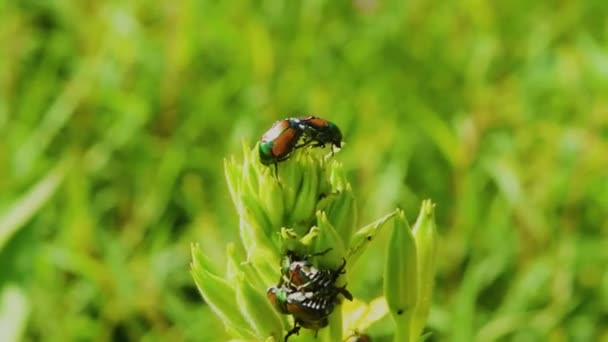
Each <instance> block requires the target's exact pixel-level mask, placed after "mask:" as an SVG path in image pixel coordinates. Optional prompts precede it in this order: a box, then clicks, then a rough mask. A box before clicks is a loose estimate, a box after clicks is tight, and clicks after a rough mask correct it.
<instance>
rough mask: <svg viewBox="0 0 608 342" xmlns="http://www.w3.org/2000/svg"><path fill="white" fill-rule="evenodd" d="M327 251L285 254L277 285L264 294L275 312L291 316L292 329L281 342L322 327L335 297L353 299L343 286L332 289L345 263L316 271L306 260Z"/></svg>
mask: <svg viewBox="0 0 608 342" xmlns="http://www.w3.org/2000/svg"><path fill="white" fill-rule="evenodd" d="M330 250H331V249H328V250H326V251H324V252H321V253H316V254H311V255H307V256H304V257H298V255H297V254H296V253H294V252H291V251H288V252H287V255H286V257H285V259H284V260H283V262H282V265H281V279H280V281H279V284H278V285H277V286H272V287H270V288H269V289H268V291H267V296H268V299H270V301H271V302H272V303H273V305H274V306H275V308H276V309H277V311H279V312H280V313H282V314H287V315H289V314H290V315H292V316H293V317H294V327H293V329H291V330H290V331H289V332H288V333H287V335H286V336H285V341H287V339H288V338H289V336H291V335H293V334H297V333H299V331H300V328H307V329H314V330H318V329H321V328H323V327H326V326H327V325H328V323H329V322H328V316H329V315H330V314H331V313H332V311H333V310H334V307H335V305H336V304H337V303H339V301H338V294H342V295H343V296H344V297H345V298H346V299H348V300H352V298H353V297H352V295H351V294H350V292H348V290H346V285H345V286H342V287H337V286H335V282H336V280H337V279H338V277H339V276H340V274H343V273H344V267H345V266H346V261H344V262H343V263H342V265H341V266H340V267H339V268H338V269H337V270H329V269H319V268H317V267H315V266H314V265H313V264H312V263H311V262H310V261H309V258H311V257H313V256H319V255H323V254H325V253H327V252H329V251H330Z"/></svg>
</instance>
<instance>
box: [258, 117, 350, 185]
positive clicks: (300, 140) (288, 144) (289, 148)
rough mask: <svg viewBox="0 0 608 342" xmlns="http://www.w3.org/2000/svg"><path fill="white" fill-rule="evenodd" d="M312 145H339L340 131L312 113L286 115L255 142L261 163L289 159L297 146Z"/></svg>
mask: <svg viewBox="0 0 608 342" xmlns="http://www.w3.org/2000/svg"><path fill="white" fill-rule="evenodd" d="M310 144H312V145H311V146H312V147H325V144H331V145H332V152H333V146H336V147H338V148H340V147H341V146H342V132H341V131H340V128H338V126H336V125H335V124H334V123H333V122H330V121H327V120H325V119H322V118H319V117H316V116H302V117H298V118H287V119H283V120H279V121H277V122H275V123H274V124H273V125H272V127H271V128H270V129H269V130H268V131H266V133H264V135H262V139H261V140H260V145H259V153H260V161H261V162H262V164H264V165H271V164H274V168H275V174H277V173H278V166H277V164H278V163H279V162H280V161H283V160H286V159H288V158H289V156H290V155H291V153H292V152H293V151H295V150H296V149H298V148H302V147H305V146H308V145H310Z"/></svg>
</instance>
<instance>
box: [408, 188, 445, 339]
mask: <svg viewBox="0 0 608 342" xmlns="http://www.w3.org/2000/svg"><path fill="white" fill-rule="evenodd" d="M413 232H414V239H415V240H416V250H417V252H418V280H419V286H420V287H419V293H418V304H417V306H416V310H415V311H414V317H413V320H412V327H411V333H410V338H411V339H412V340H414V339H417V338H418V337H419V336H420V334H421V333H422V330H423V329H424V323H425V322H426V319H427V317H428V315H429V310H430V308H431V299H432V296H433V285H434V284H433V282H434V279H435V264H436V259H437V245H438V241H437V228H436V224H435V205H434V204H433V203H432V202H431V201H430V200H425V201H423V202H422V207H421V208H420V213H419V214H418V219H417V220H416V223H415V224H414V229H413Z"/></svg>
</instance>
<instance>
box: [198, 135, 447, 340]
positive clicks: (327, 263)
mask: <svg viewBox="0 0 608 342" xmlns="http://www.w3.org/2000/svg"><path fill="white" fill-rule="evenodd" d="M243 150H244V153H243V154H244V160H243V162H237V161H236V160H235V159H234V158H233V159H230V160H226V161H225V175H226V180H227V183H228V188H229V191H230V195H231V197H232V200H233V202H234V205H235V207H236V209H237V213H238V215H239V218H240V220H239V225H240V226H239V234H240V238H241V243H242V246H243V249H244V251H245V257H244V260H240V259H239V256H238V254H239V253H237V252H236V248H235V246H234V245H232V244H229V245H228V246H227V256H228V265H227V267H226V272H225V273H224V274H218V272H217V271H215V270H217V269H218V266H219V265H216V264H214V263H213V261H212V260H211V259H210V258H208V257H206V256H205V254H204V252H203V251H202V250H201V249H200V248H199V246H198V245H196V244H193V246H192V257H193V261H192V275H193V278H194V280H195V283H196V285H197V287H198V288H199V290H200V292H201V294H202V296H203V298H204V299H205V302H206V303H207V304H208V305H209V307H210V308H211V309H212V311H213V312H214V313H215V314H216V315H217V316H219V317H220V318H221V319H222V321H223V322H224V325H225V328H226V330H227V332H228V334H229V335H230V336H232V337H233V338H234V339H235V340H257V341H281V340H282V339H283V336H284V335H285V333H286V331H288V330H290V329H291V326H292V325H293V322H292V321H290V318H289V317H290V316H288V315H281V314H279V313H278V312H277V311H276V310H275V309H274V307H273V305H272V303H271V302H270V301H269V300H268V298H267V297H266V290H267V288H268V287H269V286H272V285H275V284H276V283H277V281H278V280H279V279H280V278H281V261H282V258H284V256H285V254H286V252H287V251H293V252H296V253H298V254H299V255H307V254H312V253H318V252H321V251H325V250H328V249H330V251H329V252H328V253H325V254H323V255H320V256H318V257H315V259H314V261H315V264H316V266H317V267H319V268H324V269H336V268H338V267H339V266H340V264H342V262H343V261H344V260H346V262H347V263H346V268H347V269H348V268H349V266H352V265H353V264H354V263H355V262H356V260H357V259H358V258H359V257H360V256H361V255H362V253H363V251H364V250H365V248H366V247H367V246H368V245H369V244H370V242H371V241H373V240H374V237H375V235H376V234H377V233H378V232H379V230H380V228H381V227H382V226H384V225H385V224H386V223H387V222H389V221H390V220H391V219H393V218H394V227H393V237H392V239H391V242H390V243H391V245H390V248H389V249H388V259H387V264H386V265H387V266H386V272H385V274H386V275H388V274H389V273H390V276H388V277H387V278H386V279H385V281H386V283H385V296H386V300H387V304H388V310H385V312H384V313H383V314H382V315H384V314H385V313H386V312H390V314H392V315H393V317H394V318H395V317H396V316H395V314H397V312H398V311H399V310H406V311H404V312H406V313H407V316H408V317H409V318H408V319H409V321H408V329H406V331H405V332H399V328H398V327H397V328H396V330H395V331H396V337H397V335H398V336H408V338H409V336H412V337H413V336H414V335H413V334H414V332H415V331H416V332H417V333H418V335H419V334H420V332H421V331H422V328H423V327H424V322H425V321H426V316H427V315H428V310H429V305H430V298H431V289H432V282H433V276H434V256H435V251H436V247H435V240H436V234H435V230H434V221H433V213H432V211H433V210H432V204H431V203H430V202H425V203H426V204H427V207H425V206H424V205H423V211H424V210H425V209H424V208H427V211H426V214H424V215H423V214H422V213H421V217H425V221H424V222H425V223H420V224H418V222H417V225H416V226H415V229H414V232H412V231H411V230H409V228H407V223H404V222H405V219H404V218H403V213H402V212H401V211H398V210H397V211H394V212H393V213H390V214H388V215H386V216H384V217H382V218H380V219H378V220H376V221H375V222H373V223H371V224H369V225H366V226H364V227H363V228H360V229H356V228H355V227H356V226H357V217H356V213H357V209H356V201H355V198H354V195H353V192H352V188H351V186H350V184H349V183H348V181H347V180H346V178H345V175H344V169H343V167H342V164H340V163H339V162H338V161H337V160H336V159H335V158H333V157H331V156H323V155H320V154H317V153H318V152H320V151H319V150H318V149H300V150H297V151H296V152H295V153H293V155H292V156H290V159H289V160H287V161H284V162H281V163H280V165H279V168H278V174H277V175H275V173H274V169H273V168H272V167H267V166H264V165H262V164H261V163H260V161H259V156H258V147H257V146H255V147H254V148H253V149H251V148H249V147H248V146H243ZM429 208H430V209H429ZM418 221H421V219H420V218H419V220H418ZM421 222H422V221H421ZM431 223H432V224H431ZM431 226H432V230H431V229H430V228H429V227H431ZM398 227H400V228H398ZM404 229H405V230H407V231H406V232H404V231H403V230H404ZM418 236H419V237H418ZM419 240H420V242H418V241H419ZM408 241H409V242H408ZM417 244H421V245H424V246H418V248H416V245H417ZM404 246H405V247H404ZM400 250H401V251H400ZM403 253H405V254H403ZM417 253H418V254H417ZM422 254H424V255H422ZM428 267H430V269H427V268H428ZM394 272H398V273H394ZM404 272H405V273H407V274H408V276H405V277H404V276H403V274H404ZM412 272H413V273H412ZM347 276H348V272H346V274H344V275H341V276H340V277H339V278H338V280H337V283H339V284H337V286H341V285H344V284H346V283H347V281H346V277H347ZM412 289H413V290H412ZM423 289H428V291H425V290H423ZM412 291H413V292H412ZM391 301H394V303H391ZM357 303H359V301H357ZM361 305H365V304H361ZM344 307H346V306H344ZM349 307H352V308H353V310H355V307H353V306H349ZM348 315H349V312H348V310H346V309H342V308H337V309H336V310H334V312H333V313H332V314H331V315H330V317H329V325H328V327H327V328H323V329H321V330H320V331H319V335H318V339H317V340H316V341H336V340H343V339H344V338H346V337H348V336H349V335H352V331H351V332H348V331H344V330H343V317H344V319H348ZM400 316H401V314H397V317H400ZM380 318H381V317H378V315H375V316H374V321H376V320H378V319H380ZM395 321H396V323H397V326H399V325H400V324H402V323H403V320H402V319H399V320H398V319H397V318H395ZM364 324H367V323H364ZM366 327H367V326H366ZM397 333H398V334H397ZM403 333H405V334H406V335H403ZM313 336H314V332H313V333H310V332H303V333H301V334H300V336H293V337H292V338H293V339H294V341H306V340H312V338H313ZM290 340H291V339H290ZM403 341H407V339H406V340H403Z"/></svg>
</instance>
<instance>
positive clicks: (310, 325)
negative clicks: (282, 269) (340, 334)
mask: <svg viewBox="0 0 608 342" xmlns="http://www.w3.org/2000/svg"><path fill="white" fill-rule="evenodd" d="M266 294H267V296H268V298H269V299H270V301H271V302H272V304H273V305H274V307H275V308H276V309H277V311H279V312H280V313H282V314H291V315H292V316H293V318H294V326H293V328H292V329H291V330H289V332H288V333H287V335H286V336H285V341H287V340H288V339H289V337H290V336H292V335H294V334H299V332H300V328H306V329H313V330H315V336H316V331H317V330H319V329H321V328H324V327H326V326H327V325H328V324H329V320H328V316H329V315H330V314H331V313H332V311H333V310H334V308H335V305H336V296H337V294H338V291H337V290H335V289H334V290H330V291H324V292H311V291H307V292H304V291H298V290H295V289H293V288H290V287H287V286H285V285H280V286H271V287H270V288H268V290H267V292H266Z"/></svg>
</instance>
